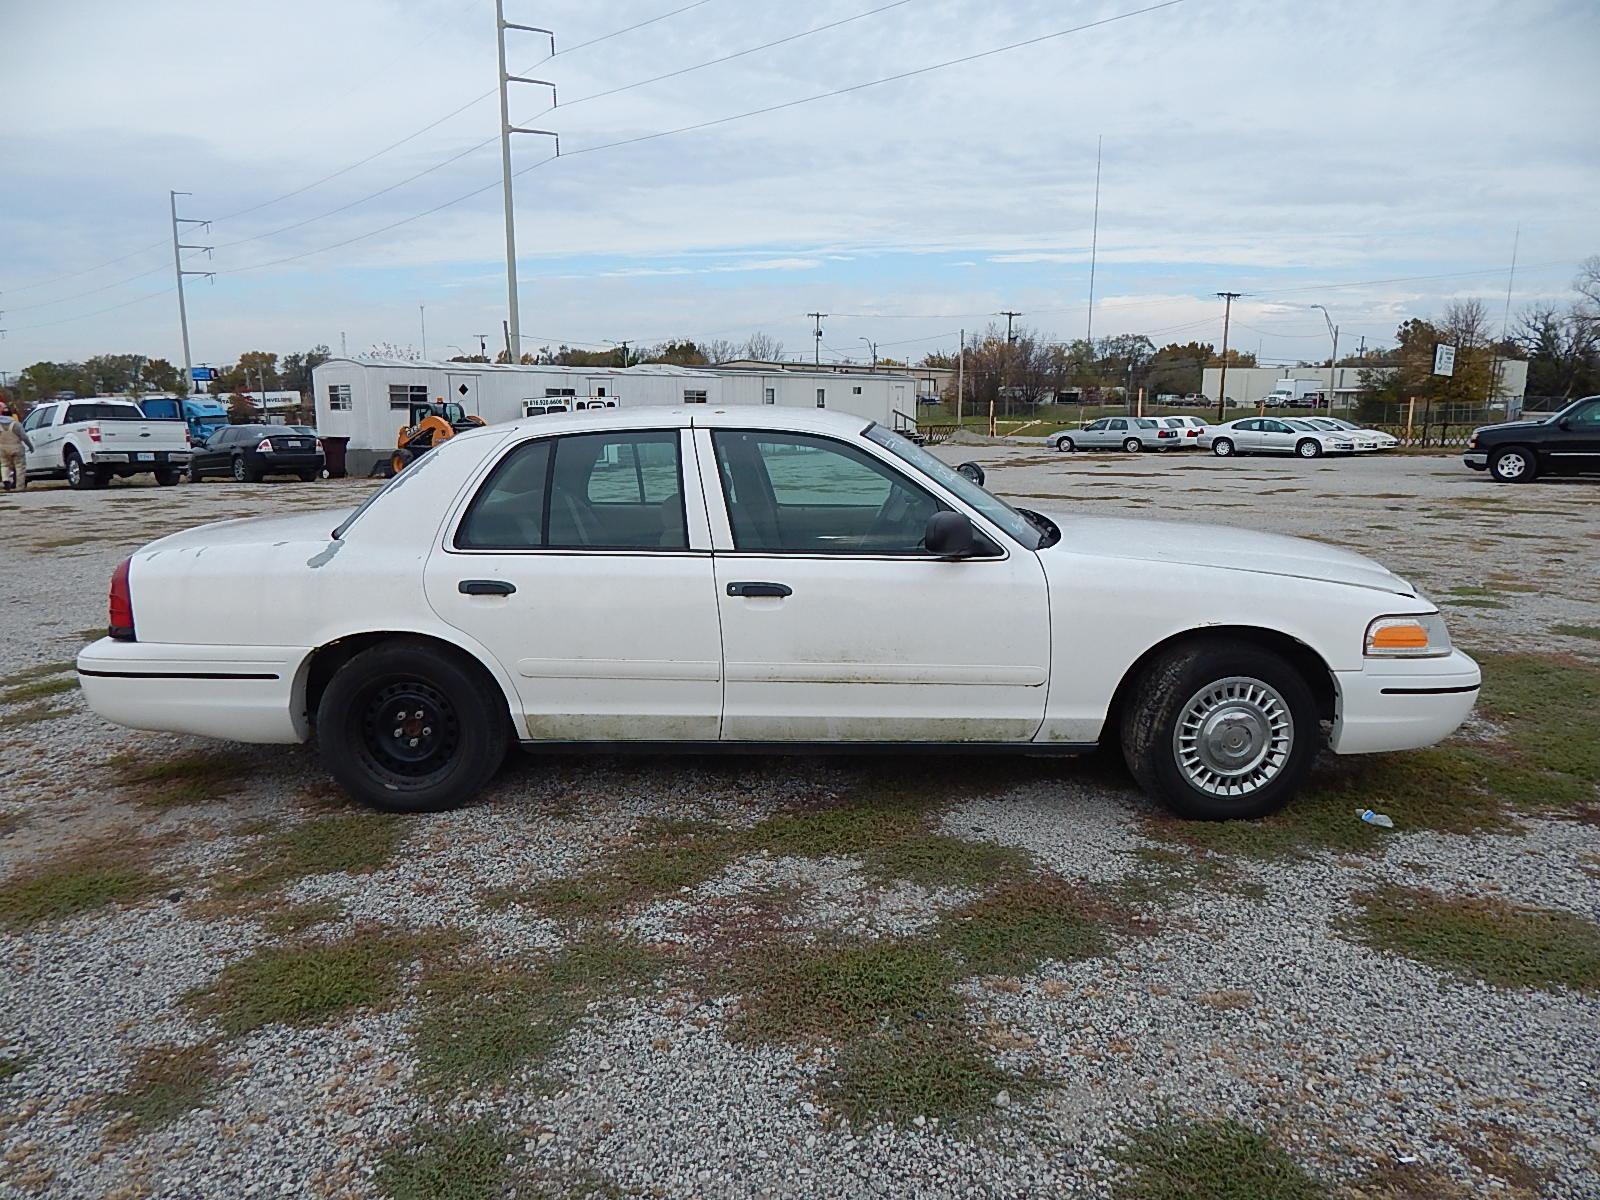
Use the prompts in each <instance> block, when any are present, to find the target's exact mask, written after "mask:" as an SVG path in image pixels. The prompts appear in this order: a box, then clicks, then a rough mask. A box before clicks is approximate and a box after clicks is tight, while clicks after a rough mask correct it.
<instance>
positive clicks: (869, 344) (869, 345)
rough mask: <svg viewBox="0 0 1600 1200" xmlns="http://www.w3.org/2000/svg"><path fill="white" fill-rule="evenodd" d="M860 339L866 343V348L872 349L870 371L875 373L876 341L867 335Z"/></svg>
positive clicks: (876, 363)
mask: <svg viewBox="0 0 1600 1200" xmlns="http://www.w3.org/2000/svg"><path fill="white" fill-rule="evenodd" d="M861 340H862V341H863V342H865V343H866V344H867V349H868V350H870V351H872V373H873V374H874V375H876V374H877V373H878V343H877V342H875V341H873V340H872V339H871V338H867V337H864V338H862V339H861Z"/></svg>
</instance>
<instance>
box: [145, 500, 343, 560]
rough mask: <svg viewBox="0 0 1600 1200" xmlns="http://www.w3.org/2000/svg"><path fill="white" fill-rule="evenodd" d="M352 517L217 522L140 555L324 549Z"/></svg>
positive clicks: (322, 514)
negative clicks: (293, 545) (304, 546)
mask: <svg viewBox="0 0 1600 1200" xmlns="http://www.w3.org/2000/svg"><path fill="white" fill-rule="evenodd" d="M349 515H350V510H349V509H348V508H335V509H327V510H326V511H319V512H308V513H297V514H296V515H294V516H292V517H246V518H244V519H243V520H239V521H217V522H214V523H213V524H210V525H200V526H197V527H195V528H194V529H185V530H184V531H183V532H182V533H175V534H172V535H171V536H170V537H164V538H162V539H160V540H159V541H155V542H151V543H150V544H149V545H148V546H145V547H143V548H142V549H141V550H140V551H139V553H140V554H158V553H162V552H165V551H169V550H193V549H197V548H200V547H206V548H210V547H213V546H277V545H283V544H286V543H290V542H301V543H316V544H317V545H323V544H325V543H327V542H330V541H332V540H333V531H334V530H335V529H337V528H338V527H339V522H341V521H343V520H344V519H345V518H346V517H347V516H349Z"/></svg>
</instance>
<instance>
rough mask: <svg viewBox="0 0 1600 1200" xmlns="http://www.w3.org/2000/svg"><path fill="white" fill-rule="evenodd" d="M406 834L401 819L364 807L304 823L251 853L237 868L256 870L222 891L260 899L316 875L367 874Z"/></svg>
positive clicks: (383, 862) (390, 854) (385, 860)
mask: <svg viewBox="0 0 1600 1200" xmlns="http://www.w3.org/2000/svg"><path fill="white" fill-rule="evenodd" d="M404 834H405V824H404V822H402V821H401V820H400V819H399V818H398V817H396V816H393V815H392V814H389V813H377V812H368V811H366V810H364V809H363V810H359V811H357V810H347V811H345V812H338V813H334V814H333V815H332V816H327V817H318V818H316V819H314V820H310V821H302V822H300V823H299V824H297V825H291V826H290V827H289V828H287V829H285V830H283V831H282V832H280V833H278V834H276V835H275V836H274V837H272V838H270V839H269V840H268V841H267V843H266V845H264V846H257V847H252V848H251V849H250V850H248V851H247V852H246V853H245V854H244V856H243V857H242V858H241V860H240V863H239V864H237V865H244V864H255V865H254V867H253V868H252V869H249V870H246V871H245V872H244V873H243V874H240V875H238V876H236V877H234V878H232V879H229V880H228V881H227V882H225V883H223V884H222V885H221V886H220V888H219V891H220V892H222V893H224V894H227V895H233V896H246V895H260V894H262V893H264V892H270V891H274V890H276V889H278V888H281V887H284V886H285V885H287V884H291V883H294V882H296V881H298V880H301V879H305V878H308V877H310V876H312V875H334V874H341V873H343V874H350V875H362V874H367V873H369V872H372V871H376V870H378V869H379V868H380V867H383V866H385V865H386V864H387V863H388V862H389V860H390V859H392V858H393V857H394V853H395V850H396V849H398V847H399V845H400V839H401V838H402V837H403V836H404Z"/></svg>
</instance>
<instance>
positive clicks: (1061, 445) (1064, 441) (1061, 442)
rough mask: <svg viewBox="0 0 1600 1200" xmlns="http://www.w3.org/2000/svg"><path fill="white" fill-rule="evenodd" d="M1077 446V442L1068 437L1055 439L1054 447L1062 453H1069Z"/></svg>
mask: <svg viewBox="0 0 1600 1200" xmlns="http://www.w3.org/2000/svg"><path fill="white" fill-rule="evenodd" d="M1077 448H1078V444H1077V443H1076V442H1074V441H1073V440H1072V439H1071V438H1069V437H1063V438H1057V439H1056V449H1057V450H1058V451H1060V452H1061V453H1062V454H1071V453H1072V452H1073V451H1074V450H1076V449H1077Z"/></svg>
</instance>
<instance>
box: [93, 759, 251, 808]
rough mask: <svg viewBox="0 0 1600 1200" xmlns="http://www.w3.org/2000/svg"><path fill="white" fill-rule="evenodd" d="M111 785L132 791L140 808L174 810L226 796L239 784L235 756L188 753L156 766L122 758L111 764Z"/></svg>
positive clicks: (162, 761)
mask: <svg viewBox="0 0 1600 1200" xmlns="http://www.w3.org/2000/svg"><path fill="white" fill-rule="evenodd" d="M111 765H112V767H113V768H114V774H113V775H112V783H114V784H115V785H116V786H117V787H120V788H127V789H129V790H131V791H133V792H134V793H135V795H136V797H137V799H138V801H139V803H141V804H146V805H149V806H151V807H152V808H177V807H180V806H183V805H187V804H204V803H205V802H206V801H208V800H216V799H219V798H221V797H222V796H225V795H226V794H227V793H228V791H229V790H230V789H231V787H232V785H234V784H237V783H238V782H239V781H240V777H241V775H242V774H243V771H244V768H243V767H242V766H241V765H240V763H239V759H238V756H237V755H236V754H233V753H229V752H227V751H221V750H191V751H189V752H187V753H185V754H180V755H178V756H177V757H176V758H168V759H161V760H158V761H156V762H150V761H149V760H147V759H145V758H143V757H141V756H139V755H136V754H122V755H118V756H117V757H116V758H114V759H112V760H111Z"/></svg>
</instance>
